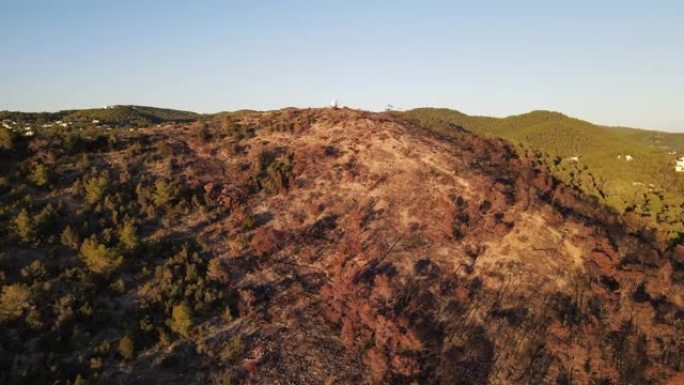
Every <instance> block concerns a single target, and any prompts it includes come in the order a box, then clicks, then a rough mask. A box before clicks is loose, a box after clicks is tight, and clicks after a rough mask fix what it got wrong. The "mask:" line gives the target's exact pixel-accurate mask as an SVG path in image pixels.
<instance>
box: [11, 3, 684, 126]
mask: <svg viewBox="0 0 684 385" xmlns="http://www.w3.org/2000/svg"><path fill="white" fill-rule="evenodd" d="M683 4H684V2H682V1H645V0H644V1H631V0H626V1H625V0H623V1H612V0H604V1H597V0H592V1H588V0H587V1H585V0H579V1H577V0H574V1H563V2H561V1H525V0H521V1H513V0H511V1H449V2H447V1H444V2H440V1H418V0H415V1H401V0H395V1H350V0H346V1H285V0H281V1H173V0H166V1H162V0H159V1H147V0H135V1H97V0H87V1H86V0H83V1H76V0H43V1H38V0H0V15H2V17H0V109H10V110H28V111H43V110H58V109H65V108H82V107H99V106H104V105H108V104H141V105H154V106H163V107H172V108H181V109H189V110H194V111H199V112H216V111H223V110H235V109H240V108H253V109H272V108H280V107H286V106H298V107H306V106H321V105H325V104H327V103H329V100H330V99H332V98H337V99H338V100H339V101H340V103H341V104H343V105H347V106H351V107H358V108H364V109H374V110H375V109H384V107H385V106H386V105H387V104H392V105H394V106H395V107H397V108H402V109H406V108H412V107H419V106H439V107H449V108H455V109H458V110H461V111H463V112H466V113H469V114H482V115H495V116H504V115H509V114H515V113H522V112H526V111H529V110H533V109H551V110H557V111H561V112H564V113H567V114H569V115H572V116H576V117H580V118H583V119H587V120H591V121H594V122H597V123H603V124H614V125H618V124H619V125H629V126H638V127H644V128H653V129H662V130H668V131H684V5H683Z"/></svg>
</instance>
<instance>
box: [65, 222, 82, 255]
mask: <svg viewBox="0 0 684 385" xmlns="http://www.w3.org/2000/svg"><path fill="white" fill-rule="evenodd" d="M60 239H61V241H62V244H63V245H64V246H68V247H71V248H72V249H74V250H76V249H78V245H79V244H80V240H79V237H78V233H77V232H76V231H75V230H74V229H73V228H71V226H67V227H65V228H64V231H62V235H61V237H60Z"/></svg>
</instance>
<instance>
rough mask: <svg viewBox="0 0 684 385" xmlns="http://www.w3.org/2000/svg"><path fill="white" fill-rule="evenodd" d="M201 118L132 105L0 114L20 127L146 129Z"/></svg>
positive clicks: (170, 110)
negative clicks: (97, 125)
mask: <svg viewBox="0 0 684 385" xmlns="http://www.w3.org/2000/svg"><path fill="white" fill-rule="evenodd" d="M200 116H201V115H199V114H197V113H194V112H189V111H179V110H172V109H166V108H156V107H145V106H131V105H126V106H111V107H106V108H90V109H83V110H64V111H59V112H17V111H0V120H4V119H9V120H12V121H15V122H17V123H19V124H32V123H33V124H47V123H54V122H56V121H63V122H71V123H75V124H86V123H91V122H92V121H93V120H97V121H99V122H100V123H101V124H108V125H113V126H119V127H122V126H131V127H144V126H149V125H153V124H160V123H168V122H178V123H182V122H190V121H194V120H196V119H198V118H199V117H200Z"/></svg>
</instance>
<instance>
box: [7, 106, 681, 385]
mask: <svg viewBox="0 0 684 385" xmlns="http://www.w3.org/2000/svg"><path fill="white" fill-rule="evenodd" d="M78 135H79V137H78V139H77V140H78V142H79V143H81V144H80V145H79V146H76V147H69V150H68V151H67V150H65V143H66V142H67V140H69V141H72V140H74V139H69V138H70V137H69V136H65V134H63V133H60V132H46V133H44V134H41V133H39V134H37V135H36V136H34V137H30V138H28V137H23V138H17V139H16V142H14V147H12V148H10V149H5V150H0V151H2V152H0V167H1V168H0V170H1V171H2V178H1V179H0V194H1V195H0V196H1V197H2V199H1V200H0V202H2V205H1V206H0V226H2V227H3V228H5V229H8V230H9V231H6V232H2V234H1V235H0V245H1V249H0V250H2V254H1V256H0V285H2V292H1V294H0V383H7V384H23V383H51V384H67V383H79V384H82V383H85V382H86V381H87V383H90V384H100V383H101V384H110V383H111V384H118V383H127V384H190V383H196V384H207V383H209V384H229V383H230V384H279V383H282V384H286V383H287V384H289V383H295V384H381V383H392V384H412V383H420V384H636V383H638V384H671V385H673V384H680V383H682V380H684V341H682V338H681V336H682V335H684V246H682V245H676V244H672V243H669V244H668V243H667V242H666V241H665V239H663V237H662V235H661V234H658V233H653V232H651V231H649V230H648V229H646V228H644V227H643V226H642V223H641V222H640V221H635V220H633V219H634V218H630V217H626V218H625V217H622V216H619V215H616V214H615V213H614V212H611V211H609V210H606V209H604V208H603V207H602V206H601V205H600V204H599V203H598V202H597V201H596V199H595V198H593V197H590V196H587V195H583V194H582V193H580V192H578V191H577V190H576V189H573V188H572V187H569V186H567V185H565V184H563V183H562V182H560V181H559V180H557V179H556V178H554V177H553V175H552V174H551V173H550V171H548V170H547V168H546V166H545V165H544V163H543V162H542V161H540V160H539V159H536V158H534V157H529V158H527V157H524V156H521V155H519V154H518V151H517V150H516V148H515V147H513V146H512V145H510V144H508V143H507V142H505V141H503V140H500V139H492V138H484V137H482V136H478V135H475V134H473V133H471V132H468V131H465V130H462V129H459V128H458V127H456V126H451V127H448V129H445V130H442V129H436V128H435V127H434V126H433V125H431V124H419V123H417V122H416V120H414V119H412V120H407V119H405V118H403V117H398V116H396V115H392V114H377V113H368V112H360V111H352V110H346V109H341V110H295V109H288V110H282V111H275V112H269V113H243V114H236V115H231V114H223V115H221V116H220V117H216V119H215V120H208V121H203V122H195V123H190V124H185V125H173V126H167V127H159V128H158V127H150V128H142V129H139V130H134V131H131V130H111V131H108V130H104V129H102V130H100V131H88V132H86V131H83V132H81V133H79V134H78Z"/></svg>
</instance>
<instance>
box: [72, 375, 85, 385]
mask: <svg viewBox="0 0 684 385" xmlns="http://www.w3.org/2000/svg"><path fill="white" fill-rule="evenodd" d="M74 385H88V381H86V380H85V379H84V378H83V377H82V376H81V375H80V374H79V375H77V376H76V379H75V380H74Z"/></svg>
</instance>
